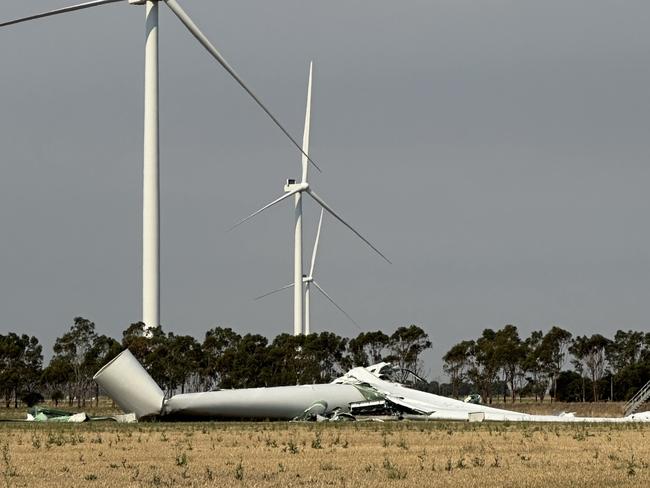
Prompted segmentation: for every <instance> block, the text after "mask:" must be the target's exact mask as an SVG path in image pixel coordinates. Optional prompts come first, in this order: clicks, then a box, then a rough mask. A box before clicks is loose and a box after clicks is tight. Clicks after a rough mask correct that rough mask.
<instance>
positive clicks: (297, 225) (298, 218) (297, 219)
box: [230, 62, 390, 335]
mask: <svg viewBox="0 0 650 488" xmlns="http://www.w3.org/2000/svg"><path fill="white" fill-rule="evenodd" d="M312 75H313V62H312V63H310V64H309V82H308V85H307V108H306V110H305V129H304V132H303V138H302V151H301V152H302V177H301V180H300V182H299V183H296V180H293V179H289V180H287V184H286V185H285V186H284V192H285V193H284V195H282V196H280V197H278V198H276V199H275V200H273V201H272V202H271V203H269V204H267V205H265V206H264V207H262V208H261V209H259V210H257V211H256V212H253V213H252V214H250V215H249V216H248V217H246V218H244V219H242V220H240V221H239V222H237V223H236V224H235V225H233V226H232V227H231V228H230V230H232V229H234V228H235V227H237V226H239V225H241V224H243V223H244V222H246V221H248V220H250V219H252V218H253V217H255V216H256V215H257V214H259V213H261V212H263V211H264V210H266V209H267V208H270V207H272V206H273V205H275V204H277V203H280V202H281V201H282V200H286V199H287V198H289V197H290V196H292V195H295V197H294V273H293V277H294V282H293V287H294V289H293V297H294V302H293V303H294V305H293V334H294V335H300V334H302V333H303V330H304V329H303V293H302V291H303V289H302V286H303V272H302V194H303V193H306V194H307V195H309V196H310V197H311V198H313V199H314V200H315V201H316V203H318V204H319V205H320V206H321V208H322V209H325V210H326V211H327V212H328V213H330V214H331V215H332V216H333V217H334V218H335V219H337V220H338V221H339V222H341V223H342V224H343V225H345V226H346V227H347V228H348V229H350V230H351V231H352V232H354V233H355V234H356V235H357V237H359V238H360V239H361V240H362V241H363V242H365V243H366V244H367V245H368V246H370V248H372V249H373V250H374V251H375V252H376V253H377V254H379V255H380V256H381V257H382V258H384V259H385V260H386V261H387V262H388V263H390V260H389V259H388V258H387V257H386V256H384V254H382V252H381V251H379V249H377V248H376V247H375V246H374V245H372V244H371V243H370V241H369V240H367V239H366V238H365V237H363V236H362V235H361V234H360V233H359V232H357V230H356V229H355V228H354V227H352V226H351V225H350V224H348V223H347V222H346V221H345V220H343V218H341V217H339V215H338V214H337V213H336V212H335V211H334V210H333V209H332V207H330V206H329V205H328V204H327V203H325V201H324V200H323V199H322V198H321V197H319V196H318V195H317V194H316V192H314V190H312V188H311V186H310V184H309V182H308V177H309V164H308V163H309V161H311V159H310V157H309V133H310V128H311V90H312V78H313V76H312ZM337 306H338V305H337Z"/></svg>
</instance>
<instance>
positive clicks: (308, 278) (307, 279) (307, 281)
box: [255, 208, 361, 335]
mask: <svg viewBox="0 0 650 488" xmlns="http://www.w3.org/2000/svg"><path fill="white" fill-rule="evenodd" d="M323 212H324V210H323V209H322V208H321V210H320V218H319V219H318V230H317V231H316V240H315V241H314V249H313V251H312V254H311V265H310V266H309V274H307V275H304V276H303V277H302V282H303V283H304V285H305V289H304V293H305V295H304V297H305V298H304V299H305V327H304V334H305V335H309V334H310V333H311V285H312V284H313V285H314V286H315V287H316V288H317V289H318V291H320V292H321V293H322V294H323V295H324V296H325V298H327V299H328V300H329V301H330V302H331V303H332V304H333V305H334V306H335V307H336V308H338V309H339V310H340V311H341V313H343V315H345V316H346V317H347V318H348V319H349V320H350V322H352V323H353V324H354V325H355V326H356V327H357V329H359V330H361V327H359V324H358V323H357V322H356V320H354V319H353V318H352V317H351V316H350V315H349V314H348V313H347V312H346V311H345V310H343V308H341V307H340V306H339V304H338V303H336V302H335V301H334V299H333V298H332V297H330V296H329V295H328V293H327V292H326V291H325V290H323V288H322V287H321V286H320V285H319V284H318V282H317V281H316V280H315V279H314V269H315V267H316V254H317V253H318V244H319V242H320V232H321V228H322V225H323ZM291 287H294V288H295V286H294V284H293V283H289V284H288V285H285V286H283V287H282V288H278V289H276V290H273V291H270V292H268V293H265V294H264V295H261V296H259V297H255V300H259V299H260V298H264V297H267V296H269V295H272V294H274V293H277V292H279V291H283V290H286V289H288V288H291Z"/></svg>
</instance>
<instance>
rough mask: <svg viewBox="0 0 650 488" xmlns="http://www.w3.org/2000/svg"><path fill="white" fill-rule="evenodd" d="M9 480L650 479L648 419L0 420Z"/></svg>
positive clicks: (482, 482) (392, 482)
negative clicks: (538, 421)
mask: <svg viewBox="0 0 650 488" xmlns="http://www.w3.org/2000/svg"><path fill="white" fill-rule="evenodd" d="M0 451H1V452H0V471H1V472H2V483H4V486H5V487H30V488H31V487H52V488H64V487H112V488H115V487H123V486H124V487H159V486H162V487H172V486H179V487H205V486H215V487H216V486H234V487H248V486H250V487H253V486H273V487H298V486H308V487H324V486H349V487H364V486H376V487H384V486H388V487H391V486H396V487H397V486H401V487H407V486H408V487H411V486H422V487H425V486H449V487H454V488H457V487H459V486H462V487H482V486H499V487H544V488H548V487H549V486H555V487H565V486H567V487H569V486H576V487H577V486H579V487H581V488H584V487H609V486H612V487H625V486H629V487H641V486H650V425H541V424H535V425H533V424H518V425H515V424H496V423H490V424H488V423H483V424H469V423H444V422H426V423H425V422H400V423H398V422H391V423H388V422H387V423H376V422H368V423H362V422H356V423H354V422H351V423H341V424H314V423H310V424H305V423H281V422H277V423H269V422H266V423H264V422H261V423H214V422H206V423H145V424H131V425H118V424H114V423H107V422H102V423H92V424H91V423H85V424H79V425H70V424H58V425H55V424H22V423H21V424H16V423H3V424H0Z"/></svg>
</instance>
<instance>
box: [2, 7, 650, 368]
mask: <svg viewBox="0 0 650 488" xmlns="http://www.w3.org/2000/svg"><path fill="white" fill-rule="evenodd" d="M2 3H3V5H2V8H1V9H0V17H1V18H2V19H10V18H13V17H19V16H22V15H27V14H30V13H33V12H37V11H41V10H45V9H48V8H55V7H60V6H64V5H66V4H69V3H70V2H66V1H65V0H38V1H37V0H30V1H25V0H21V1H19V0H4V1H3V2H2ZM180 3H181V4H182V5H183V6H184V8H185V9H186V10H187V11H188V13H189V14H190V15H191V16H192V17H193V18H194V19H195V21H196V22H197V23H198V24H199V26H200V27H201V28H202V29H203V31H204V32H205V33H206V34H207V35H208V37H209V38H210V39H211V40H212V41H213V42H214V43H215V45H217V46H218V47H219V49H221V51H222V53H223V54H224V55H225V56H226V58H227V59H228V60H229V61H230V62H231V64H232V65H233V66H234V67H235V68H236V69H237V70H238V71H239V72H240V74H241V75H242V77H243V78H244V79H245V80H246V81H247V83H248V84H249V85H250V86H251V87H252V88H253V89H254V90H255V91H256V92H257V93H258V95H260V97H261V98H262V99H263V100H264V101H265V102H266V104H267V105H268V106H269V107H270V108H271V110H273V111H274V112H275V113H276V114H277V115H278V117H279V118H280V119H281V120H282V121H283V122H284V123H285V124H286V126H288V128H289V129H290V130H291V132H292V133H293V134H295V135H296V137H301V134H302V122H303V117H304V115H303V114H304V104H305V93H306V82H307V69H308V63H309V61H310V60H311V59H313V60H314V62H315V79H314V108H313V119H312V124H313V127H312V129H313V130H312V147H311V153H312V155H313V157H314V158H315V159H316V161H318V163H319V164H320V166H321V167H322V168H323V170H324V171H323V173H322V174H317V173H312V176H313V177H312V185H313V186H314V188H315V189H316V191H318V193H319V194H321V196H322V197H324V198H325V199H326V200H327V201H328V202H329V203H330V204H331V205H332V206H333V207H334V208H335V209H337V210H339V211H340V213H341V214H342V215H343V216H344V217H346V218H347V219H348V220H349V221H350V222H351V223H352V224H353V225H355V226H356V227H357V228H358V229H359V230H360V231H361V232H362V233H363V234H364V235H365V236H366V237H368V238H369V239H370V240H371V241H373V242H374V243H375V244H376V245H377V246H378V247H379V248H380V249H381V250H382V251H383V252H384V253H385V254H387V255H388V256H389V258H391V260H392V261H393V263H394V264H393V265H392V266H391V265H388V264H386V263H385V262H383V261H382V260H381V258H379V257H378V256H377V255H374V254H373V253H372V251H370V250H369V248H367V247H366V246H365V245H364V244H363V243H362V242H361V241H359V240H358V239H357V238H356V237H355V236H353V235H352V234H351V233H350V232H349V231H348V230H347V229H345V228H344V227H343V226H341V225H340V224H338V223H337V222H335V221H333V220H332V219H328V218H326V219H325V222H324V226H323V234H322V241H321V248H320V255H319V268H318V270H317V272H318V275H317V278H318V280H319V281H320V283H321V284H322V285H323V287H325V288H326V290H327V291H328V292H330V294H331V295H332V296H333V297H334V298H335V299H336V300H337V301H338V302H339V303H340V304H341V305H342V306H343V307H344V308H345V309H346V310H347V311H348V312H349V313H350V314H351V315H352V316H354V317H355V318H356V319H357V321H358V322H359V323H360V324H361V325H362V328H363V329H364V330H376V329H382V330H385V331H392V330H394V329H395V328H396V327H397V326H398V325H408V324H411V323H415V324H418V325H420V326H422V327H423V328H424V329H425V330H426V331H427V332H428V333H429V335H430V336H431V339H432V341H433V343H434V348H433V350H432V351H430V352H428V353H427V357H426V361H427V365H428V367H429V368H431V370H432V373H433V375H434V376H435V375H439V374H440V367H441V361H440V356H442V355H443V354H444V353H445V352H446V351H447V350H448V349H449V347H450V346H451V345H453V344H454V343H456V342H458V341H460V340H462V339H469V338H474V337H476V336H478V335H479V334H480V333H481V331H482V330H483V329H484V328H486V327H491V328H499V327H501V326H503V325H505V324H507V323H513V324H515V325H517V326H518V327H519V328H520V331H521V334H522V335H528V334H529V333H530V331H531V330H534V329H543V330H547V329H548V328H550V327H551V326H552V325H554V324H557V325H560V326H562V327H565V328H567V329H569V330H570V331H572V332H574V333H578V334H583V333H595V332H599V333H603V334H606V335H610V336H611V335H612V334H613V332H614V331H615V330H616V329H618V328H626V329H627V328H632V329H637V330H648V322H647V318H648V315H649V314H648V312H649V308H650V305H649V299H648V289H649V288H650V260H649V259H648V257H649V255H648V249H649V248H650V229H649V227H648V225H647V215H648V213H649V210H650V196H648V194H647V191H644V190H645V188H646V185H647V182H648V181H649V177H650V174H649V173H650V169H649V167H650V166H649V165H648V159H649V157H650V137H648V134H649V132H650V96H649V93H650V92H649V90H650V88H649V87H650V35H648V32H647V26H648V21H649V20H650V4H649V3H648V2H644V1H640V0H639V1H633V0H628V1H625V2H615V1H604V0H575V1H571V0H569V1H567V0H544V1H525V0H517V1H506V0H501V1H498V0H494V1H478V0H477V1H463V0H446V1H441V0H440V1H438V0H402V1H387V0H345V1H343V0H327V1H326V0H309V1H305V0H277V1H273V2H269V1H267V0H264V1H262V0H219V1H205V0H203V1H201V0H182V1H181V2H180ZM143 20H144V9H143V7H135V6H129V5H128V4H126V3H125V4H116V5H112V6H105V7H99V8H95V9H89V10H85V11H82V12H76V13H71V14H67V15H63V16H58V17H53V18H49V19H45V20H40V21H34V22H31V23H28V24H22V25H18V26H13V27H9V28H5V29H2V30H0V59H1V60H2V76H0V93H1V94H2V95H1V97H2V110H1V116H0V147H1V148H2V159H1V163H0V164H1V165H2V177H1V178H0V223H1V224H0V225H1V232H0V250H1V251H0V276H1V279H0V333H6V332H8V331H18V332H25V333H29V334H34V335H36V336H38V337H39V338H40V339H41V340H42V342H43V343H44V344H45V346H46V348H47V349H48V350H49V348H50V346H51V344H52V343H53V341H54V339H55V338H56V337H57V336H58V335H61V334H62V333H63V332H65V331H66V330H67V329H68V328H69V326H70V325H71V323H72V318H73V317H75V316H77V315H82V316H84V317H87V318H89V319H91V320H93V321H95V323H96V324H97V327H98V330H99V332H101V333H105V334H110V335H113V336H115V337H117V338H119V337H120V333H121V331H122V330H124V329H125V328H126V327H127V326H128V324H130V323H132V322H135V321H138V320H139V319H140V316H141V305H140V302H141V268H140V266H141V207H142V203H141V199H142V190H141V185H142V103H143V102H142V96H143V66H142V62H143V56H144V54H143V39H144V27H143ZM160 36H161V38H160V40H161V137H162V143H161V188H162V190H161V212H162V216H161V225H162V236H161V238H162V249H161V266H162V269H161V295H162V296H161V321H162V324H163V327H164V328H165V329H166V330H172V331H175V332H177V333H181V334H193V335H195V336H197V337H198V338H199V339H200V338H201V336H202V334H203V332H204V331H205V330H207V329H208V328H211V327H214V326H216V325H222V326H230V327H233V328H234V329H236V330H237V331H238V332H240V333H242V334H244V333H247V332H252V333H261V334H264V335H266V336H268V337H270V338H272V337H274V336H275V335H276V334H279V333H281V332H290V331H292V318H291V315H292V303H291V301H292V296H291V293H286V294H280V295H275V296H273V297H269V298H267V299H265V300H262V301H257V302H255V301H253V297H254V296H256V295H259V294H261V293H263V292H265V291H268V290H270V289H272V288H274V287H277V286H281V285H284V284H285V283H287V282H289V281H290V280H291V276H292V271H291V266H292V249H291V243H292V237H291V225H292V214H293V212H292V210H291V208H290V205H284V206H280V207H277V208H274V209H272V210H271V211H269V212H268V213H266V214H263V215H261V216H259V218H257V219H255V220H254V221H252V222H250V223H248V224H246V225H244V226H242V227H240V228H238V229H237V230H235V231H233V232H227V229H228V227H230V225H231V224H233V223H234V222H236V221H237V220H239V219H240V218H241V217H243V216H245V215H247V214H248V213H250V212H252V211H253V210H255V209H257V208H258V207H260V206H261V205H263V204H265V203H267V202H268V201H270V200H271V199H273V198H274V197H276V196H278V195H280V194H281V193H282V186H283V184H284V180H285V179H286V178H287V177H298V176H299V162H300V157H299V153H298V152H297V150H295V148H293V147H292V145H291V144H290V143H289V142H288V141H287V140H286V139H285V138H284V136H283V135H282V134H281V133H280V131H279V130H278V129H277V128H275V127H274V126H273V125H272V124H271V122H270V121H269V120H268V119H267V118H266V116H265V115H264V114H262V113H261V112H260V110H259V109H258V108H257V107H256V106H255V105H254V104H253V103H252V102H251V101H250V100H249V99H248V98H247V96H246V95H245V94H244V93H243V92H242V90H241V89H240V88H239V87H238V86H237V85H236V84H235V83H234V82H233V81H232V80H231V79H230V78H228V76H227V75H226V74H225V72H224V71H223V70H222V69H221V68H220V67H219V66H218V65H217V64H216V63H215V62H214V61H213V60H212V59H211V58H210V57H209V55H208V54H207V53H206V52H205V51H204V50H203V48H202V47H200V46H199V45H198V44H197V43H196V41H195V40H194V39H193V38H191V37H190V35H189V34H188V33H187V32H186V31H185V30H184V28H183V27H182V26H181V25H180V24H179V22H177V20H176V19H175V18H174V17H173V16H172V15H171V13H170V12H169V11H168V9H166V8H164V6H162V5H161V31H160ZM306 212H308V213H307V215H306V217H305V218H306V230H305V239H306V245H307V251H308V252H309V251H310V249H311V243H312V241H313V238H314V234H315V226H316V223H317V219H318V211H317V209H316V208H315V207H314V206H313V205H308V206H307V207H306ZM306 254H307V253H306ZM312 321H313V329H314V330H315V331H321V330H331V331H334V332H336V333H338V334H341V335H346V336H352V335H356V334H357V333H358V330H357V329H356V328H354V326H353V325H352V324H350V323H348V322H346V319H345V318H344V317H343V316H342V315H341V314H340V313H339V312H338V311H337V310H336V309H334V308H333V307H331V306H330V305H329V303H327V302H326V301H325V300H324V299H322V298H321V297H320V296H316V297H315V298H314V304H313V319H312Z"/></svg>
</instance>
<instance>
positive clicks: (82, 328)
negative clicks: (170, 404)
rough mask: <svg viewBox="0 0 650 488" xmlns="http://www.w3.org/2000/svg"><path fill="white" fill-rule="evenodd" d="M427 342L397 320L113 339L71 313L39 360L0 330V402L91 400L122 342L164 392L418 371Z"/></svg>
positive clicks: (136, 330) (28, 340)
mask: <svg viewBox="0 0 650 488" xmlns="http://www.w3.org/2000/svg"><path fill="white" fill-rule="evenodd" d="M430 347H431V341H430V340H429V337H428V335H427V334H426V332H424V330H422V328H420V327H419V326H417V325H409V326H401V327H398V328H397V329H396V330H395V331H394V332H393V333H392V334H390V335H387V334H385V333H383V332H381V331H377V332H363V333H361V334H359V335H358V336H357V337H354V338H351V339H350V338H344V337H340V336H338V335H336V334H334V333H332V332H320V333H318V334H310V335H308V336H293V335H289V334H280V335H278V336H277V337H275V338H274V339H273V340H272V341H269V340H268V339H267V338H266V337H264V336H262V335H259V334H245V335H240V334H239V333H237V332H236V331H234V330H233V329H231V328H228V327H214V328H212V329H210V330H208V331H206V332H205V335H204V337H203V338H202V340H201V341H199V340H197V339H196V338H194V337H192V336H190V335H178V334H175V333H173V332H165V331H164V330H163V329H162V328H161V327H158V328H155V329H150V330H149V331H147V330H146V329H145V327H144V324H143V323H142V322H137V323H134V324H131V325H130V326H129V327H127V329H126V330H124V331H123V332H122V337H121V340H119V341H118V340H117V339H115V338H112V337H108V336H106V335H100V334H98V333H97V331H96V326H95V324H94V323H93V322H92V321H90V320H88V319H85V318H83V317H76V318H75V319H74V323H73V324H72V326H71V327H70V329H69V330H68V331H67V332H66V333H65V334H63V335H62V336H61V337H58V338H57V339H56V341H55V343H54V346H53V355H52V357H51V359H50V361H49V363H48V364H47V365H44V361H43V348H42V345H41V344H40V343H39V341H38V339H37V338H36V337H33V336H32V337H30V336H28V335H25V334H22V335H21V334H18V333H15V332H10V333H8V334H6V335H2V334H0V397H1V398H2V399H3V400H4V404H5V406H6V407H7V408H9V407H10V406H12V405H13V406H14V407H15V408H17V407H18V406H19V404H23V403H24V404H27V405H30V406H31V405H33V404H35V403H37V402H40V401H43V399H44V398H49V399H52V400H53V401H54V402H55V404H56V405H58V404H59V402H67V403H68V404H69V405H73V404H74V403H75V402H76V404H77V406H79V407H81V406H85V405H86V404H87V403H88V402H92V400H93V399H94V400H95V401H97V400H98V398H99V394H100V391H99V390H98V386H97V385H96V384H95V383H94V382H93V381H92V377H93V375H94V374H95V372H97V371H98V370H99V369H100V368H101V367H102V366H103V365H105V364H106V363H108V362H109V361H110V360H111V359H113V358H114V357H115V356H117V355H118V354H119V353H120V352H121V351H122V350H123V349H125V348H129V349H130V350H131V352H132V353H133V354H134V355H135V357H136V358H137V359H138V360H139V361H140V362H141V363H142V364H143V365H144V367H145V368H146V369H147V370H148V371H149V373H150V374H151V375H152V377H153V378H154V380H155V381H156V382H157V383H158V384H159V385H160V386H161V388H163V390H165V391H166V393H167V394H172V393H174V392H194V391H207V390H211V389H218V388H221V389H226V388H253V387H261V386H280V385H292V384H294V385H295V384H312V383H324V382H329V381H331V380H333V379H334V378H336V377H338V376H340V375H341V374H342V373H344V372H346V371H347V370H349V369H350V368H352V367H355V366H368V365H370V364H373V363H376V362H379V361H382V360H385V361H389V362H392V363H395V364H397V365H399V366H401V367H402V368H404V369H405V370H410V371H412V372H413V373H415V374H416V375H421V374H422V359H421V357H422V353H423V352H424V351H425V350H426V349H428V348H430Z"/></svg>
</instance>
